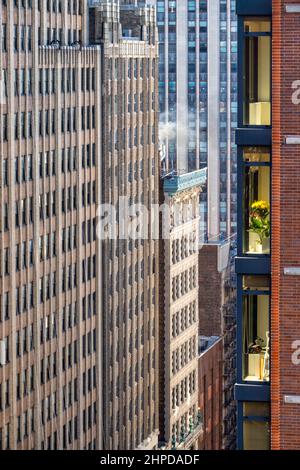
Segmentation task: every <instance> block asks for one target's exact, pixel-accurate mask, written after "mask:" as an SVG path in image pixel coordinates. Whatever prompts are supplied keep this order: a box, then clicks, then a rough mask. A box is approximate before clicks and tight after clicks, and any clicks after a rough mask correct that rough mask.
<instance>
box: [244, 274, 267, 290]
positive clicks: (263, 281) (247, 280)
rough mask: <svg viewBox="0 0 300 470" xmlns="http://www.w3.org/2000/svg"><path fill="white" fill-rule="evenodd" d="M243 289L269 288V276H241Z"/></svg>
mask: <svg viewBox="0 0 300 470" xmlns="http://www.w3.org/2000/svg"><path fill="white" fill-rule="evenodd" d="M243 290H245V291H247V290H262V291H268V290H270V277H269V276H243Z"/></svg>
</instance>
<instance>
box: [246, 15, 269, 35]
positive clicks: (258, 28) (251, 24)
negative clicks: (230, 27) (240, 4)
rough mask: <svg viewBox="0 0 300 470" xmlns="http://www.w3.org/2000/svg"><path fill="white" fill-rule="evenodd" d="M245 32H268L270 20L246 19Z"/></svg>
mask: <svg viewBox="0 0 300 470" xmlns="http://www.w3.org/2000/svg"><path fill="white" fill-rule="evenodd" d="M244 31H245V33H270V32H271V21H270V20H269V19H268V18H255V19H247V20H245V23H244Z"/></svg>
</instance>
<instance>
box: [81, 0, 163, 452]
mask: <svg viewBox="0 0 300 470" xmlns="http://www.w3.org/2000/svg"><path fill="white" fill-rule="evenodd" d="M118 3H119V2H112V1H110V2H107V1H94V2H93V8H91V14H90V34H91V41H92V42H93V43H96V44H99V45H100V47H101V50H102V53H103V56H102V72H103V80H102V90H103V103H102V122H103V134H102V137H103V147H102V201H103V203H104V204H111V205H112V206H113V207H114V208H116V218H117V223H116V238H115V239H113V237H111V239H110V238H107V239H105V240H104V241H103V249H102V254H103V258H102V259H103V262H102V301H103V384H105V386H104V387H103V430H104V437H103V447H104V448H105V449H153V448H155V447H157V443H158V267H159V266H158V264H159V263H158V249H159V246H158V240H154V239H152V238H151V235H150V236H149V235H147V234H146V237H145V239H139V238H138V239H135V238H136V237H135V233H132V234H131V236H130V235H129V236H127V233H129V227H128V224H129V222H128V220H125V221H123V219H122V217H123V216H125V215H126V207H128V205H129V206H132V205H133V204H135V205H137V204H143V205H144V207H145V208H146V209H147V211H149V219H148V222H149V226H150V225H151V224H152V223H153V222H154V220H153V214H151V213H150V209H151V205H152V204H157V203H158V202H159V173H158V171H159V165H158V93H157V69H158V59H157V57H158V46H157V30H156V18H155V9H154V8H153V7H151V6H147V5H145V3H144V2H125V3H126V5H123V4H122V3H123V2H121V4H120V6H119V5H118ZM133 3H134V4H133ZM122 198H127V201H126V202H125V206H123V205H122V203H121V200H122ZM127 213H128V214H129V209H128V210H127ZM129 220H131V219H130V216H129ZM122 229H124V230H126V234H124V235H123V234H122V233H121V231H122ZM134 237H135V238H134Z"/></svg>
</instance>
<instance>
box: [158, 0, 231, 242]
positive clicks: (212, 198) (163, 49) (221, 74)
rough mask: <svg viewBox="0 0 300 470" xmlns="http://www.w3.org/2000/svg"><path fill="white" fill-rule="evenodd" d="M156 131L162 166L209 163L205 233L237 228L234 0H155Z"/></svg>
mask: <svg viewBox="0 0 300 470" xmlns="http://www.w3.org/2000/svg"><path fill="white" fill-rule="evenodd" d="M156 4H157V19H158V31H159V52H160V54H159V55H160V59H159V60H160V64H159V97H160V115H161V124H160V137H161V140H163V141H164V143H165V145H166V151H167V166H168V169H173V168H176V169H177V170H178V171H179V172H183V173H186V172H187V171H193V170H197V169H198V168H205V167H207V168H208V180H207V188H204V190H203V192H202V194H201V205H200V207H201V213H200V215H201V225H200V227H201V235H202V236H203V238H204V240H208V241H210V240H213V241H217V240H219V239H220V238H222V239H223V238H228V237H229V236H230V235H231V233H235V231H236V210H235V204H236V147H235V144H234V138H233V129H234V128H235V127H236V118H237V115H236V101H237V96H236V93H237V91H236V88H237V75H236V56H237V54H236V17H235V1H230V0H209V1H207V0H199V1H187V0H179V1H177V2H176V1H170V0H157V1H156Z"/></svg>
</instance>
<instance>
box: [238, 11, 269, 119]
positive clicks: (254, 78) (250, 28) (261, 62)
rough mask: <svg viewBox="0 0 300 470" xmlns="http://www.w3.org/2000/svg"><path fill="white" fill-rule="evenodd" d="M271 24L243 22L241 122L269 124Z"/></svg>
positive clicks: (259, 21)
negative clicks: (242, 111) (242, 113)
mask: <svg viewBox="0 0 300 470" xmlns="http://www.w3.org/2000/svg"><path fill="white" fill-rule="evenodd" d="M270 30H271V23H270V21H267V20H247V21H245V29H244V31H245V51H244V57H245V60H244V124H245V125H253V126H269V125H270V124H271V33H270Z"/></svg>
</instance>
